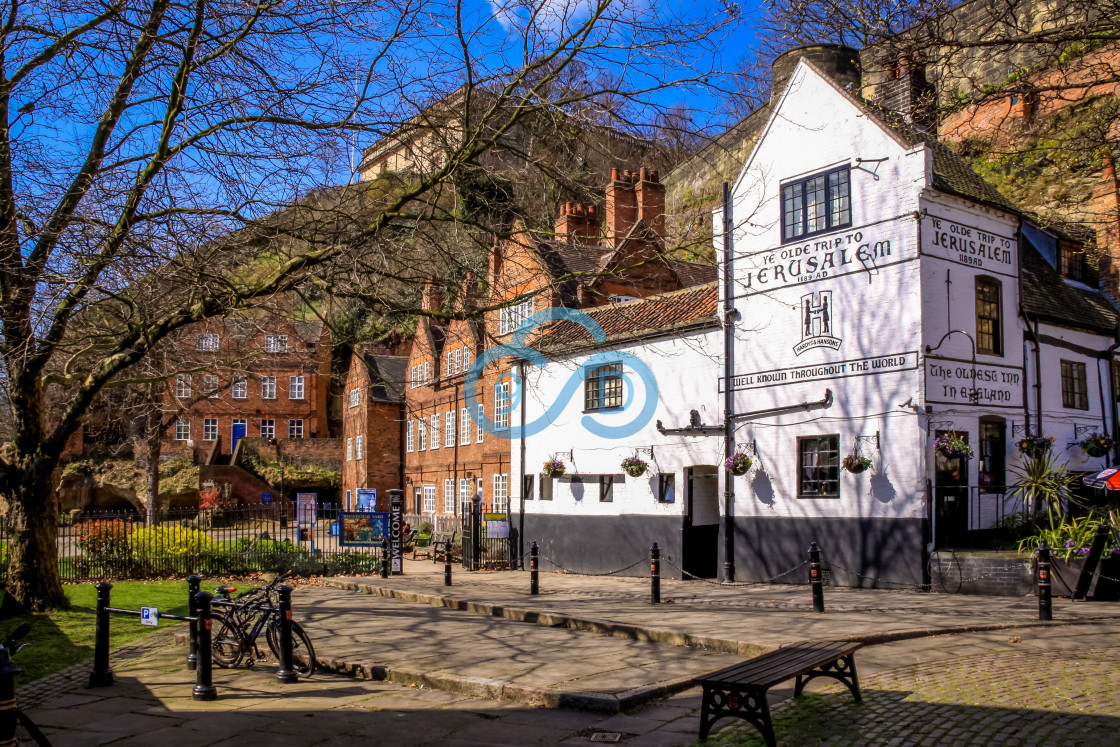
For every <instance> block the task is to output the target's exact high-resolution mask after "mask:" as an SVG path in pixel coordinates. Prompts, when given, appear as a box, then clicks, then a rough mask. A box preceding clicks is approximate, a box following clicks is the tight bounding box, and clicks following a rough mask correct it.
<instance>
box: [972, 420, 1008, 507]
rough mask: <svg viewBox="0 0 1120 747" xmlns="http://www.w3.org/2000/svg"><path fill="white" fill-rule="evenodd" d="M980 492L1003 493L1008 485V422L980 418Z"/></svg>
mask: <svg viewBox="0 0 1120 747" xmlns="http://www.w3.org/2000/svg"><path fill="white" fill-rule="evenodd" d="M979 478H980V490H982V491H984V492H992V493H1002V492H1004V490H1005V487H1004V486H1005V485H1006V484H1007V422H1006V421H1005V420H1004V419H1003V418H1000V417H995V416H989V417H983V418H980V472H979Z"/></svg>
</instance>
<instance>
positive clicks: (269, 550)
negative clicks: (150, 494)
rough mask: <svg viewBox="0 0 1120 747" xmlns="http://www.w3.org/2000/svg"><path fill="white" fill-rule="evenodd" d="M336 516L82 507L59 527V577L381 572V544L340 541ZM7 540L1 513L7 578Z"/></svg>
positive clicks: (282, 509) (1, 563)
mask: <svg viewBox="0 0 1120 747" xmlns="http://www.w3.org/2000/svg"><path fill="white" fill-rule="evenodd" d="M337 518H338V511H337V510H333V509H328V510H320V511H319V512H318V516H317V519H316V521H315V522H314V523H300V522H297V521H296V513H295V507H294V506H292V505H290V504H280V505H276V506H256V507H251V508H239V509H225V510H220V511H218V510H211V511H205V510H203V511H200V510H198V509H184V510H172V511H164V512H161V513H159V514H158V515H157V516H156V517H155V519H154V520H153V521H152V522H151V523H150V524H149V523H147V521H146V517H144V516H141V515H139V514H135V513H120V512H116V513H83V514H81V515H78V516H74V517H66V518H65V519H64V520H63V522H62V523H61V524H60V525H59V527H58V538H57V545H58V569H59V574H60V575H61V577H62V580H63V581H64V582H75V581H91V580H100V579H127V578H162V577H168V576H185V575H188V574H191V573H205V574H208V575H239V574H247V573H254V572H259V571H266V572H275V571H285V570H288V569H295V570H297V571H304V572H308V573H373V572H376V571H378V570H379V569H380V567H381V565H380V564H381V550H380V548H379V547H351V546H342V545H340V543H339V536H338V535H339V529H338V522H337ZM11 539H12V526H11V524H10V523H9V522H8V521H7V520H5V519H0V576H2V577H4V578H6V577H7V568H8V560H9V558H10V555H11V553H10V546H11Z"/></svg>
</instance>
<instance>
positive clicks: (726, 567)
mask: <svg viewBox="0 0 1120 747" xmlns="http://www.w3.org/2000/svg"><path fill="white" fill-rule="evenodd" d="M731 230H732V220H731V190H730V188H729V187H728V184H727V182H724V183H723V450H724V455H725V456H727V457H731V456H732V454H734V452H735V425H734V422H733V420H732V415H733V413H734V409H735V398H734V396H733V394H732V391H731V381H732V379H733V378H734V370H735V329H734V323H735V282H734V276H733V274H732V272H731V252H732V250H733V248H734V241H733V240H732V236H731ZM723 485H724V490H723V580H724V581H725V582H728V583H731V582H733V581H734V580H735V519H734V516H733V509H734V506H735V479H734V477H733V476H732V475H731V474H730V473H725V475H724V480H723Z"/></svg>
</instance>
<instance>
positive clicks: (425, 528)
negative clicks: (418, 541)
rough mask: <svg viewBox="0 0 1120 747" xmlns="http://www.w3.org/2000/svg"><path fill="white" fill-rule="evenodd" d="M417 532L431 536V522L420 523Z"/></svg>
mask: <svg viewBox="0 0 1120 747" xmlns="http://www.w3.org/2000/svg"><path fill="white" fill-rule="evenodd" d="M419 530H420V534H431V533H432V522H430V521H422V522H420V527H419Z"/></svg>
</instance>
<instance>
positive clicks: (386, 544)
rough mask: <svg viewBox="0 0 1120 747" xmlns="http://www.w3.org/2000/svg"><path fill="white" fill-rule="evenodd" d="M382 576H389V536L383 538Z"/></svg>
mask: <svg viewBox="0 0 1120 747" xmlns="http://www.w3.org/2000/svg"><path fill="white" fill-rule="evenodd" d="M381 578H389V538H388V537H385V538H383V539H382V540H381Z"/></svg>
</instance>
